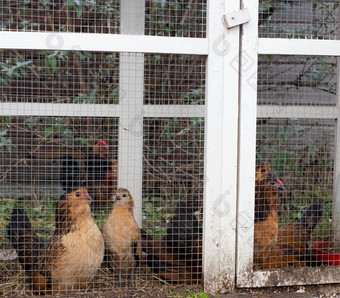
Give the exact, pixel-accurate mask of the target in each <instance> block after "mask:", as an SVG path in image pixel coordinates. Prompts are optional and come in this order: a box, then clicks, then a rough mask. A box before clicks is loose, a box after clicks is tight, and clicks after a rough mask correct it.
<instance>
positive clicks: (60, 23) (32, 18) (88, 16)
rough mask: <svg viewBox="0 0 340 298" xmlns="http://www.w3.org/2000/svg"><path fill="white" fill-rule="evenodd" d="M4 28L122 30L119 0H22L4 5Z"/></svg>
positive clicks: (0, 13) (1, 12)
mask: <svg viewBox="0 0 340 298" xmlns="http://www.w3.org/2000/svg"><path fill="white" fill-rule="evenodd" d="M0 18H1V30H10V31H31V32H32V31H53V32H83V33H119V1H116V0H86V1H63V0H59V1H38V0H33V1H21V0H14V1H13V0H10V1H7V0H4V1H2V2H1V4H0Z"/></svg>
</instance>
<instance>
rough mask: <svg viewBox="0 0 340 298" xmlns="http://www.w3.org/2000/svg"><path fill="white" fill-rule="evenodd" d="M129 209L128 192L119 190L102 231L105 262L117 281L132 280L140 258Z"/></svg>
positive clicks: (140, 253)
mask: <svg viewBox="0 0 340 298" xmlns="http://www.w3.org/2000/svg"><path fill="white" fill-rule="evenodd" d="M133 206H134V203H133V199H132V196H131V194H130V192H129V191H128V190H127V189H124V188H119V189H118V190H117V192H116V194H115V195H114V197H113V208H112V211H111V212H110V214H109V216H108V218H107V219H106V221H105V223H104V225H103V229H102V232H103V237H104V241H105V247H106V251H107V259H108V263H109V265H110V266H111V268H112V269H113V271H114V273H115V275H116V277H117V279H118V282H122V281H123V278H124V279H126V280H127V279H128V278H130V281H131V283H132V282H133V281H134V270H135V268H136V266H137V265H138V264H139V261H140V258H141V256H142V250H141V243H140V241H141V236H140V229H139V227H138V224H137V222H136V221H135V218H134V216H133Z"/></svg>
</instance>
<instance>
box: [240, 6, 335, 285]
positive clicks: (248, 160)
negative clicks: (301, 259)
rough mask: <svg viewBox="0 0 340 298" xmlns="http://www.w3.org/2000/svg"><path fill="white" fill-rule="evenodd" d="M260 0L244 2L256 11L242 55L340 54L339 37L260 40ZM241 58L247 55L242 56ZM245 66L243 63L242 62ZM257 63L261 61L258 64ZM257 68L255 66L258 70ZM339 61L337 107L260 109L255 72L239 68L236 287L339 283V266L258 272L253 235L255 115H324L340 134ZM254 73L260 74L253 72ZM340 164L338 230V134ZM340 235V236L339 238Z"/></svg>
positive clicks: (244, 38) (245, 34)
mask: <svg viewBox="0 0 340 298" xmlns="http://www.w3.org/2000/svg"><path fill="white" fill-rule="evenodd" d="M256 2H258V1H253V0H243V4H244V7H247V8H248V9H249V11H250V13H251V19H252V21H251V22H249V23H248V24H245V25H244V26H243V35H242V40H241V44H242V53H246V57H247V59H248V60H249V59H250V60H251V61H257V56H258V55H259V54H277V55H318V56H337V57H339V56H340V41H337V40H334V41H333V40H301V39H273V38H257V12H258V7H257V5H258V3H256ZM253 21H254V22H253ZM241 61H242V57H241ZM338 62H339V58H338ZM241 64H242V63H241ZM255 64H256V65H257V63H255ZM255 67H256V66H254V68H255ZM339 70H340V68H339V65H338V69H337V71H338V90H337V98H338V99H337V107H336V108H335V107H332V106H318V107H293V106H287V107H285V106H283V107H280V106H266V105H261V106H259V107H257V104H256V98H257V80H256V71H255V72H254V69H251V68H242V66H241V68H240V85H241V87H240V129H239V144H240V147H239V173H238V210H237V219H238V220H237V267H236V268H237V269H236V271H237V272H236V274H237V282H236V284H237V286H238V287H268V286H270V287H272V286H290V285H310V284H323V283H338V282H340V278H339V276H340V268H336V267H333V268H331V267H329V268H303V269H297V268H293V269H280V270H268V271H267V270H260V271H254V270H253V238H254V231H253V229H254V227H253V222H254V185H255V177H254V173H255V148H256V116H257V117H260V118H261V117H271V118H285V117H287V118H320V119H334V120H336V123H337V134H338V133H339V121H338V119H339V106H340V104H339V102H340V95H339V94H340V92H339V90H340V89H339V84H340V79H339ZM254 73H255V75H254ZM336 139H337V140H336V148H337V149H336V165H335V172H334V185H335V187H334V197H333V206H334V207H333V218H335V220H334V228H335V230H336V231H340V220H339V218H340V191H339V181H340V165H339V164H340V162H339V153H340V151H339V148H340V138H339V137H338V136H337V138H336ZM339 236H340V235H339V234H337V237H338V239H339Z"/></svg>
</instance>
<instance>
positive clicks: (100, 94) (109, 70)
mask: <svg viewBox="0 0 340 298" xmlns="http://www.w3.org/2000/svg"><path fill="white" fill-rule="evenodd" d="M0 65H1V69H2V75H1V82H2V84H1V93H2V99H1V100H2V102H35V103H76V104H117V103H118V101H119V99H118V97H119V86H118V83H119V55H118V54H115V53H88V52H81V51H23V50H20V51H19V50H5V51H2V53H1V56H0Z"/></svg>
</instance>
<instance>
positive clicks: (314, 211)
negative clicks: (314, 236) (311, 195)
mask: <svg viewBox="0 0 340 298" xmlns="http://www.w3.org/2000/svg"><path fill="white" fill-rule="evenodd" d="M322 213H323V208H322V205H321V204H318V203H316V204H313V205H311V206H309V208H308V209H307V210H306V211H305V212H304V213H303V214H302V216H301V217H300V219H299V222H300V223H301V224H302V225H303V226H304V227H305V229H306V230H307V231H309V232H310V233H311V232H312V231H313V230H314V228H315V227H316V225H317V224H318V223H319V221H320V219H321V217H322Z"/></svg>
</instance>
